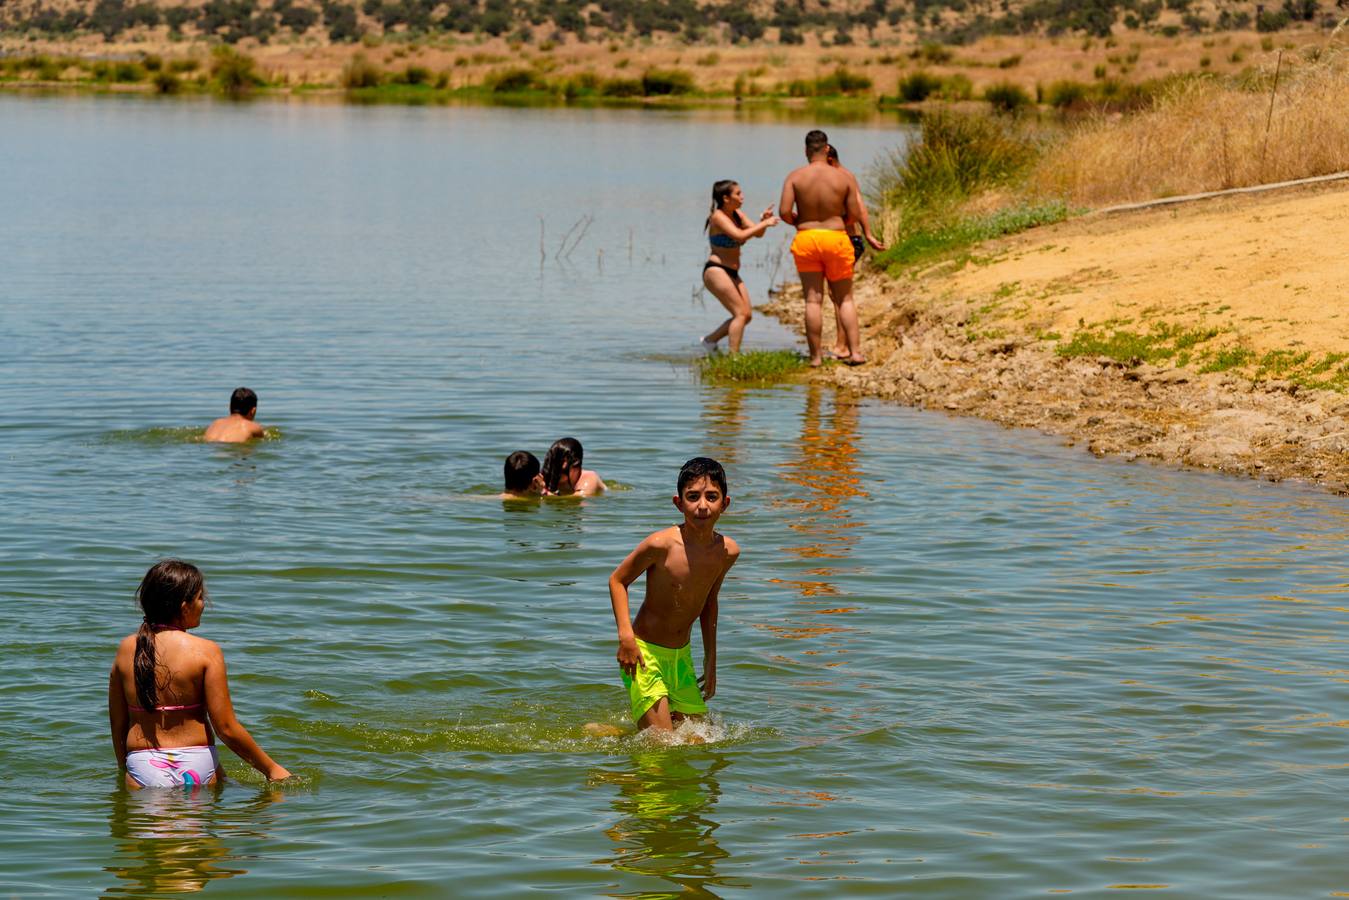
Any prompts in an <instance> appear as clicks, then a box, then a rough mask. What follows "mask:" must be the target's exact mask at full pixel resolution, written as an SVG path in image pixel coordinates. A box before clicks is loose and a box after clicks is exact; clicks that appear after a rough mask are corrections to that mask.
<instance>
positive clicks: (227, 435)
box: [201, 387, 262, 444]
mask: <svg viewBox="0 0 1349 900" xmlns="http://www.w3.org/2000/svg"><path fill="white" fill-rule="evenodd" d="M257 414H258V395H257V394H255V393H253V392H252V391H250V390H249V389H248V388H246V387H241V388H235V389H234V393H233V394H231V395H230V414H229V415H228V416H224V417H223V418H219V419H216V420H215V421H214V422H212V423H211V424H210V425H208V426H206V433H205V434H203V435H202V436H201V439H202V440H203V441H206V442H207V443H212V444H242V443H244V442H245V441H251V440H253V438H259V437H262V426H261V425H259V424H258V423H257V422H254V421H253V417H254V416H256V415H257Z"/></svg>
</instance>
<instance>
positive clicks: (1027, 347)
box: [763, 182, 1349, 494]
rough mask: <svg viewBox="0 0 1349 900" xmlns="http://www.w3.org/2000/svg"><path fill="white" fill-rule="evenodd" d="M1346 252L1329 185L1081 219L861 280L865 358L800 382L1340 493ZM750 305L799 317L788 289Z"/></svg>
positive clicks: (1345, 219) (1344, 226) (1347, 419)
mask: <svg viewBox="0 0 1349 900" xmlns="http://www.w3.org/2000/svg"><path fill="white" fill-rule="evenodd" d="M1346 246H1349V185H1346V184H1345V183H1344V182H1339V183H1336V184H1333V185H1330V186H1321V187H1317V188H1312V189H1306V188H1304V189H1298V190H1292V191H1280V192H1278V193H1273V194H1264V195H1247V196H1239V197H1228V198H1222V199H1216V200H1206V201H1200V202H1196V203H1193V204H1187V205H1184V206H1178V207H1171V208H1164V209H1157V210H1147V211H1138V212H1130V213H1124V214H1116V215H1109V216H1095V217H1086V218H1082V219H1077V220H1073V221H1070V222H1065V223H1063V224H1061V225H1057V226H1052V227H1048V228H1043V229H1038V230H1035V231H1032V232H1027V233H1024V234H1022V235H1018V236H1016V237H1013V238H1009V239H1006V240H1003V241H1000V242H997V243H995V244H990V245H986V246H984V247H980V248H978V249H977V250H976V253H975V255H974V256H973V257H972V258H971V259H969V260H965V261H963V262H952V263H946V264H942V265H938V266H936V267H933V268H932V269H929V270H928V271H926V272H919V273H916V274H913V275H911V276H909V277H905V278H903V279H898V280H896V279H892V278H889V277H887V276H884V275H880V274H872V275H870V276H864V277H863V278H862V279H861V280H860V281H859V285H858V292H857V293H858V304H859V310H860V315H861V319H862V324H863V333H864V335H865V340H866V350H867V352H868V354H869V356H870V357H871V360H872V362H871V363H870V364H869V365H867V366H863V367H860V368H857V369H849V368H846V367H843V366H837V365H835V366H830V367H827V368H826V369H824V370H822V371H820V372H818V373H816V374H815V375H814V376H813V377H815V378H819V379H821V380H825V381H829V382H832V383H835V384H838V385H840V386H842V387H845V388H848V389H851V390H854V391H857V392H859V393H862V394H866V395H870V396H876V397H883V398H888V399H893V400H898V401H900V402H903V403H907V404H911V405H915V406H921V407H925V408H930V409H940V410H947V411H949V412H953V413H960V414H964V415H976V416H981V417H983V418H987V419H992V420H993V421H996V422H1001V423H1002V424H1004V425H1007V426H1014V427H1028V428H1037V429H1040V430H1042V431H1045V432H1049V433H1052V434H1059V435H1063V436H1064V437H1065V438H1067V439H1068V441H1069V443H1079V442H1080V443H1082V444H1084V445H1085V446H1086V447H1087V448H1088V449H1089V450H1091V452H1093V453H1095V454H1097V455H1102V456H1103V455H1106V454H1110V455H1115V456H1123V457H1124V458H1126V459H1150V460H1156V461H1159V462H1164V463H1171V464H1178V465H1184V466H1193V467H1198V468H1206V469H1217V470H1220V471H1224V472H1230V473H1233V474H1241V475H1248V476H1252V477H1259V478H1267V479H1270V480H1273V481H1279V480H1283V479H1293V480H1299V481H1306V482H1310V483H1313V484H1317V485H1321V486H1323V487H1325V488H1327V489H1329V490H1331V491H1334V492H1335V493H1338V494H1349V394H1346V393H1344V391H1345V389H1346V383H1347V382H1349V362H1346V361H1349V308H1346V301H1349V253H1347V252H1346V251H1345V249H1344V248H1345V247H1346ZM763 309H764V311H765V312H768V313H769V314H772V315H776V316H778V317H779V318H781V319H783V320H784V321H786V322H788V323H789V324H793V325H794V326H795V327H796V328H797V329H798V330H800V329H801V327H802V325H803V322H802V306H801V300H800V292H799V287H794V288H791V289H789V290H787V291H786V292H784V293H783V294H782V295H780V296H778V297H776V298H775V299H774V300H773V301H772V302H770V303H769V304H767V305H766V306H765V307H764V308H763ZM827 318H832V317H827ZM831 326H832V322H831V323H830V324H829V325H828V326H826V336H827V339H829V340H832V337H829V335H831V334H832V328H831ZM1098 351H1099V352H1098Z"/></svg>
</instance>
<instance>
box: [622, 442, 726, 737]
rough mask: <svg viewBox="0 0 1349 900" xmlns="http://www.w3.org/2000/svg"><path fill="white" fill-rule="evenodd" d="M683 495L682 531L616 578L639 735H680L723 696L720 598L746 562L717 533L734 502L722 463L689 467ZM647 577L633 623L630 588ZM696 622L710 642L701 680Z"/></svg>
mask: <svg viewBox="0 0 1349 900" xmlns="http://www.w3.org/2000/svg"><path fill="white" fill-rule="evenodd" d="M678 488H679V493H678V495H677V496H676V497H675V498H674V505H675V508H676V509H678V510H679V511H680V512H681V513H683V514H684V522H683V524H680V525H673V526H671V527H669V528H666V529H663V530H661V531H657V532H656V533H655V534H653V535H651V536H650V537H648V538H647V539H646V540H644V541H642V542H641V543H640V544H638V545H637V549H635V550H633V551H632V552H631V553H629V554H628V556H627V558H626V559H624V560H623V561H622V562H621V563H619V564H618V568H617V569H614V573H613V574H612V575H610V576H609V599H610V601H611V602H612V603H613V605H614V619H615V621H616V622H617V623H618V666H619V668H620V669H622V670H623V684H624V685H625V686H626V687H627V689H628V697H629V699H630V700H631V701H632V717H633V719H635V720H636V721H637V728H638V729H639V730H642V729H646V728H655V729H657V730H659V731H673V730H674V726H675V724H676V723H678V722H680V721H682V720H683V719H684V718H685V717H686V716H690V715H699V714H702V713H705V712H707V703H706V701H707V700H711V699H712V695H713V694H715V693H716V692H717V593H718V592H719V591H720V590H721V582H722V579H724V578H725V577H726V573H727V572H728V571H729V570H730V568H731V566H733V565H735V561H736V559H738V558H739V556H740V548H739V547H738V546H736V543H735V541H733V540H731V539H730V538H728V537H725V536H723V535H721V534H718V533H717V532H716V530H715V526H716V524H717V519H718V518H720V517H721V514H722V513H724V512H725V511H726V507H727V506H729V505H730V502H731V501H730V497H728V496H727V494H726V471H725V470H724V469H722V467H721V463H719V462H717V461H716V460H715V459H709V458H707V457H706V456H698V457H695V458H693V459H691V460H689V461H688V462H686V463H684V467H683V468H682V469H680V470H679V481H678ZM643 573H645V575H646V597H645V599H643V601H642V608H641V609H639V610H638V611H637V619H636V621H631V620H630V615H629V613H628V585H630V584H632V583H633V582H634V581H636V580H637V579H638V577H640V576H641V575H642V574H643ZM695 619H696V620H697V621H698V625H699V630H700V631H701V633H702V641H703V677H702V678H701V679H699V678H697V677H696V676H695V675H694V672H693V652H692V649H691V644H690V642H689V633H690V631H692V629H693V622H694V620H695ZM700 684H701V690H699V686H700Z"/></svg>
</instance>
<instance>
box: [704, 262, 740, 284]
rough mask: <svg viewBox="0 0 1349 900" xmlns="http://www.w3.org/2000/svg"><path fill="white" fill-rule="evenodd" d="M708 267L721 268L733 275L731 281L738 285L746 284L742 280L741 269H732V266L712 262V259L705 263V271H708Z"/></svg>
mask: <svg viewBox="0 0 1349 900" xmlns="http://www.w3.org/2000/svg"><path fill="white" fill-rule="evenodd" d="M708 269H721V270H722V271H723V272H725V273H726V274H727V275H730V276H731V283H732V284H734V285H736V286H737V287H739V286H740V285H742V284H744V282H743V281H741V280H740V270H739V269H732V268H731V267H730V266H723V265H722V264H721V263H719V262H712V260H710V259H709V260H708V261H707V262H705V263H703V271H704V272H706V271H707V270H708Z"/></svg>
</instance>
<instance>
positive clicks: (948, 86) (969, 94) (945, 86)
mask: <svg viewBox="0 0 1349 900" xmlns="http://www.w3.org/2000/svg"><path fill="white" fill-rule="evenodd" d="M937 96H938V97H940V98H941V99H942V100H946V101H947V102H950V103H955V102H957V101H960V100H970V99H972V98H973V97H974V82H972V81H970V79H969V78H968V77H966V76H965V75H961V74H960V73H959V72H957V73H956V74H955V75H947V76H946V77H945V78H943V79H942V80H941V87H940V88H938V90H937Z"/></svg>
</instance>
